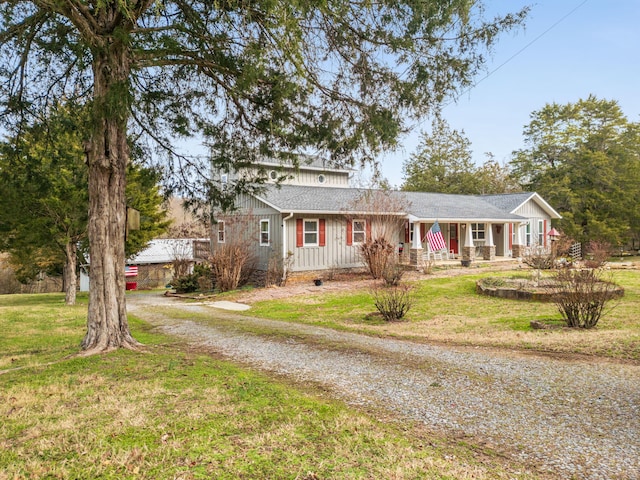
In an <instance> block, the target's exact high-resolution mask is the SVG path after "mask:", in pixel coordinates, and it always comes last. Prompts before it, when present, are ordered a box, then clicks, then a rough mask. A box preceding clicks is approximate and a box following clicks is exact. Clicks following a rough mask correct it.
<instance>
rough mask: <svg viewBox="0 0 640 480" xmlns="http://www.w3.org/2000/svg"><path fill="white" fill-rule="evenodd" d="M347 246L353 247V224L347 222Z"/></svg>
mask: <svg viewBox="0 0 640 480" xmlns="http://www.w3.org/2000/svg"><path fill="white" fill-rule="evenodd" d="M347 245H353V223H351V220H347Z"/></svg>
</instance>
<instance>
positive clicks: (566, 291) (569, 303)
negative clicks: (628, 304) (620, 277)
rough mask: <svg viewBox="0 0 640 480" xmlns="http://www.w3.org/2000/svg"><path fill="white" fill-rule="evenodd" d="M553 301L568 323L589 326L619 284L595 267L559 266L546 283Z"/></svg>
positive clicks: (569, 324) (595, 321)
mask: <svg viewBox="0 0 640 480" xmlns="http://www.w3.org/2000/svg"><path fill="white" fill-rule="evenodd" d="M550 288H551V289H552V291H553V295H552V298H553V301H554V303H555V305H556V307H557V308H558V311H559V312H560V315H562V319H563V320H564V321H565V322H566V324H567V326H568V327H577V328H593V327H595V326H596V325H597V323H598V321H599V320H600V318H601V317H602V315H603V314H604V312H605V308H606V306H607V304H608V303H609V302H610V301H611V300H612V299H614V298H616V296H618V295H619V288H618V287H617V286H616V285H615V284H614V283H613V282H611V281H605V280H603V279H602V275H601V270H599V269H586V270H576V269H565V270H559V271H558V273H557V274H556V277H555V282H554V283H553V284H552V285H551V287H550Z"/></svg>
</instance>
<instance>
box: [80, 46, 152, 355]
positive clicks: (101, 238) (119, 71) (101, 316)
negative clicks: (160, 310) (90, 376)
mask: <svg viewBox="0 0 640 480" xmlns="http://www.w3.org/2000/svg"><path fill="white" fill-rule="evenodd" d="M105 43H106V45H103V46H101V48H96V49H95V50H94V60H93V71H94V106H93V109H94V111H93V130H94V131H93V134H92V138H91V140H90V142H89V144H88V145H87V161H88V164H89V225H88V235H89V245H90V246H89V255H90V262H91V269H90V273H89V282H90V283H89V312H88V318H87V334H86V336H85V338H84V340H83V341H82V348H83V349H84V350H85V352H86V353H87V354H89V353H99V352H105V351H109V350H114V349H117V348H120V347H124V348H136V347H137V346H139V345H140V344H139V343H138V342H137V341H136V340H135V339H134V338H133V337H132V336H131V333H130V331H129V323H128V321H127V311H126V305H125V276H124V265H125V254H124V240H125V227H126V225H125V223H126V205H125V181H126V178H125V174H126V166H127V162H128V160H129V149H128V145H127V119H128V115H129V109H128V101H129V99H128V77H129V68H130V67H129V56H128V51H127V47H126V46H124V45H123V44H122V43H121V42H119V41H118V40H115V39H113V38H110V39H107V40H105Z"/></svg>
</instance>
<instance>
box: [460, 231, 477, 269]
mask: <svg viewBox="0 0 640 480" xmlns="http://www.w3.org/2000/svg"><path fill="white" fill-rule="evenodd" d="M475 258H476V247H475V245H474V244H473V232H472V230H471V224H470V223H467V224H466V227H465V232H464V247H462V261H463V262H464V261H468V262H471V261H473V260H475Z"/></svg>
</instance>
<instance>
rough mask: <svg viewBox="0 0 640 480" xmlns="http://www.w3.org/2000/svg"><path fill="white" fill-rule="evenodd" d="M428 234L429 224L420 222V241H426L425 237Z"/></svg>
mask: <svg viewBox="0 0 640 480" xmlns="http://www.w3.org/2000/svg"><path fill="white" fill-rule="evenodd" d="M426 236H427V224H426V223H421V224H420V242H422V241H424V238H425V237H426Z"/></svg>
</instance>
